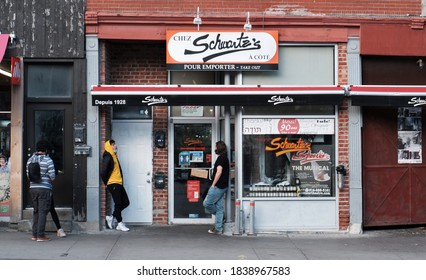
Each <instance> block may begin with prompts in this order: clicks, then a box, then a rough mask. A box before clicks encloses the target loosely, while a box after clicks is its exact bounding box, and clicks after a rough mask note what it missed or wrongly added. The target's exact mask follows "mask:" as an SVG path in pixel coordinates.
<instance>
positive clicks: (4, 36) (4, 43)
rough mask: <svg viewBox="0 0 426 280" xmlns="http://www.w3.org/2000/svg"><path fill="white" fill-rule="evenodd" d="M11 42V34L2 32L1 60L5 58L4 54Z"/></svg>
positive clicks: (0, 42) (0, 37) (0, 39)
mask: <svg viewBox="0 0 426 280" xmlns="http://www.w3.org/2000/svg"><path fill="white" fill-rule="evenodd" d="M8 43H9V34H0V62H1V61H2V60H3V56H4V54H5V52H6V49H7V44H8Z"/></svg>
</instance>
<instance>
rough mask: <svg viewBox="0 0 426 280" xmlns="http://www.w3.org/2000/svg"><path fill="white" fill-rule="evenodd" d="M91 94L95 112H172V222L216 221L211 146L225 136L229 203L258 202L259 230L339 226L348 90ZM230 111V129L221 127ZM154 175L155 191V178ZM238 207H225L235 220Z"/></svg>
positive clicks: (136, 89) (179, 89)
mask: <svg viewBox="0 0 426 280" xmlns="http://www.w3.org/2000/svg"><path fill="white" fill-rule="evenodd" d="M91 96H92V105H94V106H105V105H110V106H111V105H114V104H116V105H115V106H113V108H114V109H113V112H114V111H116V110H117V109H118V110H119V111H123V109H122V108H123V107H124V108H131V107H132V106H137V105H138V104H147V105H146V106H152V105H156V106H161V105H163V106H171V107H169V108H170V115H169V118H170V125H169V129H168V133H167V138H168V149H169V153H168V157H169V158H168V162H169V168H168V178H167V179H168V180H167V181H168V182H169V184H168V190H169V199H168V201H169V205H170V206H169V213H170V214H169V222H170V223H208V222H211V217H210V215H207V214H205V213H204V211H203V208H202V194H203V193H204V192H205V191H206V190H207V188H208V187H209V186H210V185H209V183H210V181H209V170H211V168H212V165H213V163H214V160H215V158H214V155H213V154H212V152H211V151H212V148H211V147H212V146H213V145H214V143H215V141H218V140H219V139H224V138H225V137H226V136H225V135H227V134H229V135H230V136H229V139H232V140H231V142H230V144H231V145H230V146H231V149H230V159H231V166H233V169H232V171H231V178H232V179H231V186H232V188H231V189H232V192H230V197H229V198H230V199H229V200H228V203H229V202H230V200H231V197H232V203H233V202H234V201H235V200H239V201H241V202H242V208H241V209H242V210H243V211H244V213H246V215H245V217H247V215H248V213H249V212H250V209H249V205H250V202H253V201H255V203H256V220H255V223H256V225H255V227H256V230H257V231H259V232H262V231H277V230H290V229H296V228H297V229H299V230H319V229H322V230H336V229H338V211H337V209H338V203H339V202H338V195H337V193H338V187H337V183H336V170H335V169H336V153H337V151H336V141H338V137H337V133H336V132H337V131H338V127H337V123H338V119H337V115H336V111H335V110H336V108H338V107H337V106H338V105H340V104H341V103H342V100H343V97H344V89H343V88H342V87H338V86H287V87H284V86H249V85H247V86H225V85H223V86H219V85H215V86H185V85H181V86H172V85H171V86H125V85H121V86H120V85H111V86H109V85H105V86H94V87H93V88H92V90H91ZM185 104H191V105H185ZM231 104H232V107H231V106H230V105H231ZM213 105H216V106H213ZM218 105H221V106H222V107H218ZM254 105H258V106H254ZM226 108H228V109H226ZM149 110H150V109H149ZM226 110H229V112H231V113H230V114H229V115H228V118H231V116H232V127H233V129H232V131H226V129H225V125H224V122H226V118H227V116H226V115H225V114H224V112H225V111H226ZM113 115H114V114H113ZM230 115H231V116H230ZM113 119H114V117H113ZM229 121H230V122H231V120H229ZM157 133H159V132H158V131H157ZM113 134H114V131H113ZM116 135H119V133H118V134H117V133H116ZM164 137H165V136H164ZM154 139H155V137H154ZM121 140H122V141H123V139H121ZM119 145H120V144H119ZM153 145H157V142H156V140H154V143H153ZM162 147H163V148H164V147H165V146H162ZM119 149H120V146H119ZM124 158H125V159H127V158H128V156H125V155H124ZM129 164H130V165H132V164H131V163H129ZM148 172H151V171H148ZM125 173H126V172H125ZM153 175H154V176H153V178H154V182H153V187H154V188H158V187H159V186H157V185H156V182H155V177H156V175H159V174H156V173H155V171H154V174H153ZM163 187H165V186H163ZM147 194H148V192H145V194H143V196H144V197H146V196H147ZM233 207H234V205H232V208H228V209H229V210H228V211H230V213H233V214H232V215H235V211H234V209H233ZM238 214H239V213H238ZM247 218H249V217H247ZM129 222H133V223H135V222H136V221H135V220H129ZM243 225H245V226H244V227H246V226H248V225H249V220H247V221H244V222H243V223H242V224H241V226H243ZM242 230H243V229H242ZM245 230H248V229H247V228H245Z"/></svg>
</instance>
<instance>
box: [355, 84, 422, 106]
mask: <svg viewBox="0 0 426 280" xmlns="http://www.w3.org/2000/svg"><path fill="white" fill-rule="evenodd" d="M349 96H350V97H351V100H352V105H355V106H395V107H413V106H414V107H416V106H422V105H426V86H350V88H349Z"/></svg>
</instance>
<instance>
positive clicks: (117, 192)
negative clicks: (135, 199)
mask: <svg viewBox="0 0 426 280" xmlns="http://www.w3.org/2000/svg"><path fill="white" fill-rule="evenodd" d="M107 190H108V191H109V192H110V193H111V196H112V199H113V200H114V212H113V213H112V216H114V217H115V218H116V219H117V222H118V223H120V222H121V221H122V220H123V217H121V211H123V210H124V209H126V208H127V206H129V205H130V201H129V197H128V196H127V192H126V189H125V188H124V187H123V186H122V185H119V184H111V185H108V186H107Z"/></svg>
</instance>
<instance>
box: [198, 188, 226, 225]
mask: <svg viewBox="0 0 426 280" xmlns="http://www.w3.org/2000/svg"><path fill="white" fill-rule="evenodd" d="M226 191H227V189H226V188H225V189H219V188H218V187H214V188H210V189H209V191H208V193H207V196H206V198H205V199H204V201H203V206H204V209H205V212H206V213H207V214H212V215H216V221H215V226H214V227H215V229H216V230H217V231H223V223H222V222H223V215H224V208H223V201H224V197H225V193H226Z"/></svg>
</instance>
